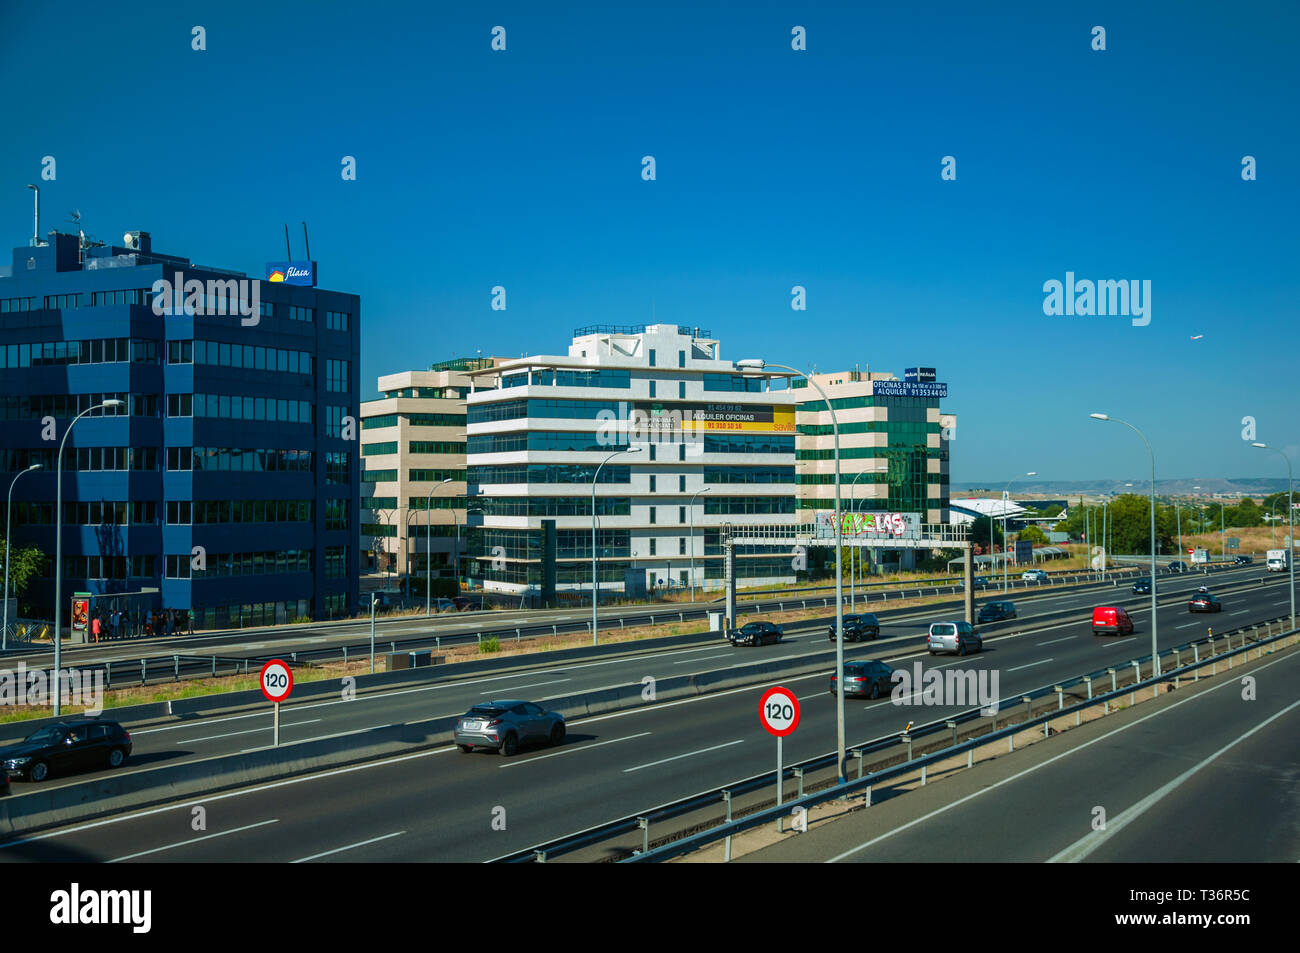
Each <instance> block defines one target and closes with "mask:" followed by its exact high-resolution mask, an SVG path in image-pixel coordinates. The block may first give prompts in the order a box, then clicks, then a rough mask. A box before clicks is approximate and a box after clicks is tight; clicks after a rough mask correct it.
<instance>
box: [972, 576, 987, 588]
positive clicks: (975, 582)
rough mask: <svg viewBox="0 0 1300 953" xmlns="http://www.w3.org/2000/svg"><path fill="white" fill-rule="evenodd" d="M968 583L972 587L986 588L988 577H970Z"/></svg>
mask: <svg viewBox="0 0 1300 953" xmlns="http://www.w3.org/2000/svg"><path fill="white" fill-rule="evenodd" d="M970 585H971V588H972V589H987V588H988V587H989V577H988V576H975V577H973V578H972V579H971V581H970Z"/></svg>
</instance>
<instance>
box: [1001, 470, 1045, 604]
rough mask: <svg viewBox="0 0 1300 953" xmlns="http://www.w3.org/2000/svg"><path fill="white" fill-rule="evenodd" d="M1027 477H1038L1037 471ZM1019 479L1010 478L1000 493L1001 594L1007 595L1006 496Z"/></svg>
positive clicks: (1032, 471)
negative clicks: (1001, 505)
mask: <svg viewBox="0 0 1300 953" xmlns="http://www.w3.org/2000/svg"><path fill="white" fill-rule="evenodd" d="M1025 476H1027V477H1031V476H1038V471H1037V470H1030V471H1029V472H1028V473H1026V474H1025ZM1019 479H1020V477H1012V478H1011V479H1010V480H1008V481H1007V486H1006V489H1004V490H1003V491H1002V503H1003V507H1002V594H1003V595H1006V593H1007V508H1006V505H1005V504H1006V502H1007V494H1008V493H1010V492H1011V484H1013V483H1015V482H1016V481H1017V480H1019ZM992 549H993V513H992V511H991V510H990V512H989V550H990V551H992Z"/></svg>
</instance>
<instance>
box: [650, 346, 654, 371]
mask: <svg viewBox="0 0 1300 953" xmlns="http://www.w3.org/2000/svg"><path fill="white" fill-rule="evenodd" d="M650 366H651V367H654V366H655V349H654V348H651V349H650Z"/></svg>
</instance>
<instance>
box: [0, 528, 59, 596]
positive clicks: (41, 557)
mask: <svg viewBox="0 0 1300 953" xmlns="http://www.w3.org/2000/svg"><path fill="white" fill-rule="evenodd" d="M4 543H5V541H4V537H0V579H2V578H3V574H4V565H3V560H4ZM9 560H10V564H9V595H10V597H11V598H21V597H22V594H23V591H24V590H25V589H26V588H27V584H28V583H29V582H30V581H31V580H32V579H35V578H36V577H37V576H39V575H40V573H41V570H42V569H44V568H45V564H46V562H47V561H48V560H47V559H46V558H45V554H44V553H43V552H41V551H40V550H39V549H37V548H36V547H35V546H28V547H25V548H23V549H17V548H15V549H12V550H10V552H9ZM20 604H21V603H20Z"/></svg>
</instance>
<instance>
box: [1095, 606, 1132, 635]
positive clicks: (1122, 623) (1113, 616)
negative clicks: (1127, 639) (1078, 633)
mask: <svg viewBox="0 0 1300 953" xmlns="http://www.w3.org/2000/svg"><path fill="white" fill-rule="evenodd" d="M1132 633H1133V620H1132V619H1130V618H1129V615H1128V613H1127V612H1125V611H1124V610H1123V609H1121V608H1120V607H1119V606H1098V607H1097V608H1095V609H1093V610H1092V634H1093V635H1131V634H1132Z"/></svg>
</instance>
